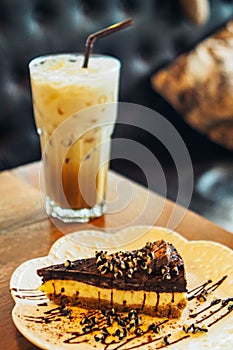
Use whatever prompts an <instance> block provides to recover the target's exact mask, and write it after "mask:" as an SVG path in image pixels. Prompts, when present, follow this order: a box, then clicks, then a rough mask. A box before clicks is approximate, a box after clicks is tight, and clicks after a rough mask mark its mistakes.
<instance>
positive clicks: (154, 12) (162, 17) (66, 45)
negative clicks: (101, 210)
mask: <svg viewBox="0 0 233 350" xmlns="http://www.w3.org/2000/svg"><path fill="white" fill-rule="evenodd" d="M210 5H211V15H210V19H209V21H208V22H207V23H206V24H205V25H203V26H199V27H196V26H195V25H194V24H192V23H190V22H189V21H188V20H186V19H185V18H184V15H183V14H182V11H181V8H180V6H179V2H178V0H146V1H145V0H111V1H109V0H98V1H97V0H59V1H57V0H0V101H1V110H0V169H6V168H11V167H14V166H16V165H19V164H23V163H27V162H31V161H34V160H37V159H39V157H40V151H39V140H38V136H37V134H36V131H35V125H34V120H33V113H32V105H31V95H30V88H29V79H28V69H27V65H28V62H29V61H30V60H31V59H32V58H33V57H35V56H38V55H42V54H48V53H55V52H56V53H57V52H75V51H83V48H84V42H85V39H86V37H87V36H88V35H89V34H90V33H92V32H94V31H96V30H99V29H102V28H103V27H105V26H107V25H109V24H112V23H115V22H117V21H122V20H124V19H126V18H128V17H133V18H134V21H135V24H134V26H133V27H131V28H128V29H127V30H124V31H122V32H119V33H115V34H114V39H113V36H112V37H105V38H103V39H101V40H99V41H97V42H96V44H95V52H97V53H105V54H111V55H114V56H117V57H119V58H120V60H121V61H122V64H123V69H122V82H121V95H120V100H121V101H127V102H134V103H138V104H141V105H145V106H148V107H150V108H152V109H154V110H157V111H158V112H160V113H162V114H163V115H164V116H165V117H166V118H167V119H168V120H170V121H171V122H172V123H173V124H174V125H175V127H176V128H177V130H178V131H179V132H180V134H181V136H182V137H183V138H184V141H185V143H186V144H187V147H188V149H189V151H190V153H191V157H192V159H193V162H194V170H195V169H196V168H198V169H200V167H198V165H199V164H200V162H201V163H202V164H207V163H206V161H208V162H209V165H210V167H211V166H212V165H213V163H212V161H214V162H216V161H217V162H221V161H222V160H224V162H228V161H229V160H231V159H232V154H231V153H230V152H229V151H227V150H224V149H223V148H221V147H220V146H217V145H215V144H213V143H211V142H210V141H209V140H208V139H206V138H205V137H204V136H202V135H200V134H198V133H197V132H196V131H194V130H192V129H191V128H190V127H189V126H187V125H186V124H185V122H184V121H182V119H181V118H180V116H179V115H178V114H177V113H176V112H175V111H174V110H173V109H172V108H171V107H170V106H169V105H168V104H167V103H166V102H165V101H164V100H163V99H162V98H161V97H160V96H158V95H157V94H156V93H155V92H154V91H153V90H152V88H151V83H150V77H151V75H152V73H154V72H156V70H158V68H160V67H161V66H163V65H165V64H166V63H168V62H171V61H172V60H173V59H174V58H175V57H176V56H177V55H178V54H180V53H182V52H184V51H187V50H189V49H190V48H192V47H193V46H194V45H195V44H196V43H197V42H198V41H200V40H201V39H202V38H204V37H206V36H207V34H209V33H211V32H213V31H214V30H215V29H217V28H218V27H220V26H221V25H223V24H224V23H225V22H226V21H227V20H228V19H229V18H230V17H231V16H232V15H233V3H232V1H231V0H210ZM128 118H129V120H128V121H129V122H132V123H133V122H134V121H133V116H128ZM115 136H116V137H119V136H121V137H125V136H127V137H132V138H134V139H136V140H140V142H143V143H144V144H146V145H147V146H148V147H150V148H151V149H152V151H153V152H157V156H158V157H159V159H160V161H161V163H162V164H164V167H165V171H167V174H168V179H169V176H171V177H170V178H171V181H172V179H173V178H172V176H173V175H172V172H173V171H172V170H171V169H170V165H169V157H168V156H167V155H166V154H165V153H164V152H163V148H162V146H161V145H159V144H158V143H156V140H152V139H150V137H149V136H148V135H145V134H144V133H142V132H140V131H138V130H132V129H129V130H128V129H127V128H124V127H120V126H118V127H117V129H116V131H115ZM112 166H113V167H114V168H115V169H117V170H119V171H121V172H123V173H125V174H126V175H129V176H131V177H133V178H135V179H136V180H139V181H141V182H143V177H142V176H141V174H140V172H138V170H137V169H135V168H134V167H128V166H127V167H126V166H125V164H124V162H123V163H122V162H121V161H120V160H119V161H117V160H116V161H113V163H112ZM195 171H196V170H195ZM198 171H199V170H198ZM154 189H156V190H158V189H157V188H156V183H155V185H154ZM169 196H170V197H171V198H172V197H173V196H175V194H174V188H173V187H172V185H171V186H170V187H169Z"/></svg>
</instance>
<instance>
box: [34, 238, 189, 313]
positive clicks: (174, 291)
mask: <svg viewBox="0 0 233 350" xmlns="http://www.w3.org/2000/svg"><path fill="white" fill-rule="evenodd" d="M37 273H38V275H39V276H41V277H42V282H43V283H42V285H41V286H40V290H41V291H44V292H45V293H46V294H47V296H48V298H49V299H50V300H52V301H54V302H55V303H57V304H59V305H78V306H81V307H84V308H88V309H107V308H112V307H115V308H117V309H118V310H121V311H128V310H129V309H132V308H133V309H140V310H141V312H144V313H146V314H149V315H153V316H159V317H171V318H176V317H180V316H181V313H182V310H183V309H184V308H185V306H186V277H185V270H184V262H183V260H182V258H181V256H180V255H179V254H178V252H177V250H176V249H175V247H174V246H173V245H172V244H171V243H168V242H166V241H164V240H159V241H156V242H147V243H146V245H145V246H144V247H143V248H141V249H138V250H133V251H125V252H123V251H118V252H116V253H111V254H108V253H107V252H106V251H97V252H96V253H95V257H91V258H88V259H79V260H76V261H73V262H71V261H69V260H67V261H65V262H64V263H63V264H58V265H52V266H49V267H45V268H41V269H39V270H38V271H37Z"/></svg>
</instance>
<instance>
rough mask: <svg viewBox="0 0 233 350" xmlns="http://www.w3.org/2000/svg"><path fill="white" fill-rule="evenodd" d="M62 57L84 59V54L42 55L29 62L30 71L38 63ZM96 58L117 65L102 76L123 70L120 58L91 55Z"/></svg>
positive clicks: (103, 72) (102, 73)
mask: <svg viewBox="0 0 233 350" xmlns="http://www.w3.org/2000/svg"><path fill="white" fill-rule="evenodd" d="M62 56H64V57H65V56H76V57H82V58H83V59H84V53H81V52H80V53H79V52H65V53H55V54H47V55H41V56H37V57H34V58H32V59H31V60H30V61H29V63H28V68H29V71H30V72H31V68H33V66H34V65H35V64H36V63H39V62H41V61H43V60H47V59H51V58H53V57H55V58H56V57H62ZM95 57H96V58H106V59H109V60H112V61H113V62H114V63H115V64H114V66H113V67H110V68H109V69H107V70H106V71H102V72H101V75H104V74H109V73H110V72H114V71H116V70H118V69H120V68H121V61H120V59H119V58H117V57H115V56H111V55H105V54H95V53H93V54H91V55H90V59H91V58H95ZM81 68H82V67H81ZM83 69H86V68H83Z"/></svg>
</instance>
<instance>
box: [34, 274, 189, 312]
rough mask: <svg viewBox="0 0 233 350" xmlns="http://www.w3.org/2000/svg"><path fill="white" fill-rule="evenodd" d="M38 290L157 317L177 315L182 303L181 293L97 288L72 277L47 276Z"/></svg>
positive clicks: (63, 300) (58, 298)
mask: <svg viewBox="0 0 233 350" xmlns="http://www.w3.org/2000/svg"><path fill="white" fill-rule="evenodd" d="M40 290H41V291H43V292H45V293H46V294H47V296H48V298H49V299H50V300H53V301H54V302H55V303H56V304H60V305H77V306H80V307H84V308H89V309H106V308H111V307H113V306H114V307H115V308H117V309H118V310H119V311H129V310H130V309H140V310H141V311H142V312H143V313H145V314H149V315H151V316H159V317H171V318H176V317H180V316H181V313H182V310H183V309H184V307H185V306H186V297H185V293H179V292H176V293H165V292H164V293H158V292H154V291H150V292H146V291H143V290H139V291H129V290H127V291H126V290H119V289H109V288H100V287H96V286H92V285H88V284H86V283H82V282H78V281H72V280H67V281H65V280H50V281H47V282H45V283H44V284H43V285H42V286H41V287H40Z"/></svg>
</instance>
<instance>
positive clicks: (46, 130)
mask: <svg viewBox="0 0 233 350" xmlns="http://www.w3.org/2000/svg"><path fill="white" fill-rule="evenodd" d="M82 63H83V56H82V55H78V54H77V55H76V54H64V55H53V56H44V57H39V58H36V59H34V60H33V61H31V62H30V65H29V68H30V77H31V86H32V97H33V107H34V115H35V121H36V125H37V130H38V133H39V135H40V141H41V148H42V152H43V171H44V182H45V189H44V190H45V193H46V195H45V198H46V210H47V213H48V214H49V215H52V216H54V217H58V218H59V219H61V220H62V221H65V222H72V221H73V222H75V221H77V222H86V221H89V220H90V219H91V218H94V217H97V216H100V215H102V213H103V211H104V206H105V192H106V181H107V172H108V163H109V152H110V137H111V133H112V131H113V126H114V122H115V121H116V112H117V109H116V104H115V103H114V102H117V98H118V85H119V70H120V62H119V61H118V60H117V59H115V58H113V57H108V56H91V57H90V60H89V65H88V68H82Z"/></svg>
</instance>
